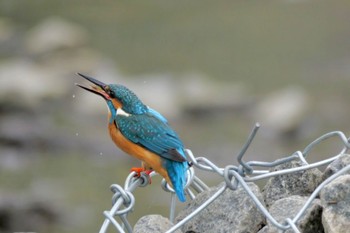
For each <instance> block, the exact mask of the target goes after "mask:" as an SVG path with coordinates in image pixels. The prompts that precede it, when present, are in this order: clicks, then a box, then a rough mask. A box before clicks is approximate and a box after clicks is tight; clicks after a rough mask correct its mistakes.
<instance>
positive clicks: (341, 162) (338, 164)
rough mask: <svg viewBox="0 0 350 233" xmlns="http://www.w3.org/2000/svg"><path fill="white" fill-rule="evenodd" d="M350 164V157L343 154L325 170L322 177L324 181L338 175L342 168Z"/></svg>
mask: <svg viewBox="0 0 350 233" xmlns="http://www.w3.org/2000/svg"><path fill="white" fill-rule="evenodd" d="M349 164H350V155H348V154H343V155H341V156H340V157H339V158H337V159H336V160H334V161H333V162H332V163H330V164H329V165H328V166H327V168H326V169H325V170H324V172H323V175H322V180H326V179H327V178H328V177H330V176H332V175H333V174H335V173H337V172H338V171H339V170H341V169H342V168H344V167H346V166H347V165H349Z"/></svg>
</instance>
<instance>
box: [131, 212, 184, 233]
mask: <svg viewBox="0 0 350 233" xmlns="http://www.w3.org/2000/svg"><path fill="white" fill-rule="evenodd" d="M172 226H173V224H172V223H171V222H170V220H169V219H167V218H164V217H163V216H161V215H146V216H143V217H142V218H140V219H139V220H138V221H137V223H136V224H135V226H134V233H164V232H166V231H167V230H169V229H170V228H171V227H172ZM180 232H181V231H179V230H177V231H175V233H180Z"/></svg>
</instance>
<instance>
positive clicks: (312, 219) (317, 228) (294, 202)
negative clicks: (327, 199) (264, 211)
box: [260, 196, 323, 233]
mask: <svg viewBox="0 0 350 233" xmlns="http://www.w3.org/2000/svg"><path fill="white" fill-rule="evenodd" d="M307 199H308V197H301V196H290V197H286V198H283V199H280V200H278V201H276V202H274V203H273V204H272V205H271V207H270V208H269V212H270V213H271V215H272V216H273V217H274V218H275V219H276V220H277V222H279V223H281V224H284V221H285V219H286V218H290V219H293V218H294V217H295V216H296V214H297V213H298V212H299V211H300V210H301V208H302V207H303V206H304V204H305V203H306V201H307ZM321 216H322V206H321V201H320V200H319V199H315V200H314V201H313V202H312V204H311V206H310V207H309V208H308V209H307V210H306V212H305V214H304V215H303V216H302V217H301V219H300V220H299V221H298V222H297V224H296V225H297V227H298V229H299V230H300V231H301V232H303V233H318V232H319V233H321V232H323V227H322V221H321V219H322V217H321ZM266 228H267V229H266ZM262 232H264V233H278V228H277V227H275V226H274V225H273V224H272V223H271V222H270V221H267V227H265V229H264V231H261V232H260V233H262ZM293 232H294V231H293V229H288V230H286V231H285V233H293Z"/></svg>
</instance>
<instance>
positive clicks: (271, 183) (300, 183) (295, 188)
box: [263, 161, 322, 206]
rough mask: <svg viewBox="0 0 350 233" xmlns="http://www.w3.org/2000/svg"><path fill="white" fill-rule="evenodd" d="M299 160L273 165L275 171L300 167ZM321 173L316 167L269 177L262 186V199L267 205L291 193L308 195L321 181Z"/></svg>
mask: <svg viewBox="0 0 350 233" xmlns="http://www.w3.org/2000/svg"><path fill="white" fill-rule="evenodd" d="M300 166H301V162H299V161H291V162H289V163H285V164H281V165H278V166H276V167H275V169H274V170H275V171H279V170H283V169H287V168H294V167H300ZM321 176H322V173H321V172H320V170H318V169H317V168H314V169H309V170H305V171H300V172H295V173H292V174H286V175H280V176H275V177H272V178H270V179H269V180H268V181H267V183H266V185H265V187H264V191H263V194H264V199H265V203H266V205H267V206H270V205H272V204H273V202H275V201H277V200H279V199H281V198H284V197H288V196H291V195H300V196H308V195H310V194H311V193H312V192H313V191H314V190H315V189H316V187H317V186H318V185H319V184H320V183H321Z"/></svg>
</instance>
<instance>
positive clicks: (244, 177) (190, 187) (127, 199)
mask: <svg viewBox="0 0 350 233" xmlns="http://www.w3.org/2000/svg"><path fill="white" fill-rule="evenodd" d="M259 127H260V125H259V124H258V123H256V124H255V126H254V128H253V130H252V132H251V133H250V135H249V137H248V139H247V141H246V143H245V145H244V146H243V148H242V150H241V151H240V153H239V154H238V156H237V161H238V163H239V165H238V166H234V165H227V166H226V167H223V168H222V167H218V166H217V165H215V164H214V163H213V162H211V161H210V160H209V159H207V158H205V157H195V156H194V155H193V153H192V151H191V150H189V149H186V154H187V157H188V159H189V161H190V162H191V164H192V165H193V166H191V167H190V169H189V170H188V171H187V172H188V176H187V177H188V178H187V183H186V186H185V192H186V193H187V196H188V197H189V198H190V199H194V198H195V197H196V193H197V194H198V193H201V192H203V191H205V190H209V187H208V186H207V185H206V184H205V183H204V182H203V181H202V180H201V179H199V178H198V177H197V176H196V175H195V169H194V168H196V169H200V170H203V171H207V172H214V173H217V174H218V175H219V176H221V177H222V179H223V180H224V181H225V185H224V186H222V187H221V188H219V189H218V190H217V191H216V192H215V193H214V194H213V195H212V196H211V197H210V198H209V199H207V200H206V201H205V202H204V203H202V204H201V205H200V206H199V207H198V208H197V209H196V210H195V211H193V212H192V213H191V214H189V215H188V216H186V217H185V218H184V219H182V220H181V221H180V222H178V223H176V224H175V225H174V226H173V227H172V228H170V229H169V230H168V231H167V233H171V232H175V231H176V230H178V229H179V228H180V227H182V226H183V225H184V224H185V223H187V222H188V221H190V220H191V219H192V218H193V217H195V216H196V215H198V213H200V212H201V211H202V210H204V209H205V208H206V207H207V206H208V205H210V203H212V202H213V201H214V200H216V199H217V198H218V197H219V196H220V195H221V194H222V193H223V192H224V191H225V190H226V189H231V190H236V189H237V188H238V185H241V186H242V187H243V189H244V190H245V191H246V192H247V194H248V195H249V197H250V198H251V199H252V201H253V202H254V203H255V205H256V206H257V208H258V209H259V210H260V211H261V212H262V214H263V215H264V216H265V217H266V218H267V220H269V221H270V222H271V223H272V224H273V225H274V226H275V227H276V228H278V229H279V230H281V231H285V230H287V229H292V230H293V231H294V232H296V233H297V232H300V231H299V229H298V227H297V222H298V220H300V218H301V216H302V215H303V214H304V213H305V212H306V210H307V209H308V208H309V207H310V205H311V203H312V201H313V200H314V199H315V198H316V196H317V195H318V194H319V192H320V191H321V190H322V188H323V187H324V186H325V185H327V184H328V183H330V182H331V181H333V180H334V179H336V178H337V177H339V176H341V175H342V174H344V173H346V172H348V171H350V165H347V166H346V167H344V168H342V169H341V170H339V171H338V172H336V173H335V174H333V175H332V176H330V177H329V178H327V179H326V180H325V181H323V182H322V183H321V184H319V185H318V187H317V188H316V189H315V190H314V192H313V193H312V194H311V195H310V196H309V198H308V200H307V201H306V203H305V204H304V205H303V207H302V208H301V209H300V210H299V212H298V213H297V214H296V215H295V216H294V218H293V219H291V218H287V219H285V220H284V221H282V223H281V222H278V221H277V220H276V219H275V218H274V217H273V216H272V215H271V214H270V213H269V211H268V210H267V209H266V207H265V206H264V205H263V204H262V203H261V202H260V200H259V199H258V197H257V196H256V195H255V194H254V193H253V191H252V190H251V189H250V188H249V186H248V184H247V182H257V181H259V180H262V179H267V178H270V177H275V176H279V175H284V174H289V173H295V172H300V171H304V170H308V169H312V168H316V167H320V166H323V165H327V164H329V163H331V162H332V161H334V160H335V159H337V158H338V157H340V156H341V155H342V154H346V153H347V151H348V149H349V148H350V143H349V141H350V139H349V138H347V137H346V136H345V134H344V133H343V132H341V131H333V132H329V133H327V134H324V135H322V136H320V137H319V138H317V139H316V140H314V141H313V142H311V143H310V144H309V145H307V146H306V147H305V149H304V150H303V151H296V152H294V153H293V154H291V155H290V156H287V157H283V158H281V159H278V160H276V161H273V162H264V161H248V162H245V161H244V160H243V157H244V155H245V153H246V151H247V149H248V148H249V146H250V145H251V143H252V141H253V139H254V137H255V135H256V133H257V132H258V129H259ZM331 138H338V140H340V142H341V143H342V145H343V148H342V149H341V150H340V152H339V153H337V154H336V155H334V156H332V157H330V158H327V159H324V160H321V161H318V162H315V163H308V162H307V156H308V155H309V153H310V151H311V150H313V149H314V148H315V147H316V146H317V145H319V144H321V143H322V142H324V141H326V140H329V139H331ZM292 160H299V161H301V163H302V166H300V167H294V168H287V169H282V170H278V171H271V170H270V169H269V170H267V169H266V168H272V167H275V166H277V165H280V164H284V163H287V162H290V161H292ZM264 168H265V169H264ZM154 175H156V173H155V172H152V173H150V175H147V174H142V173H141V176H140V177H135V172H132V173H130V174H129V175H128V177H127V178H126V180H125V184H124V187H121V186H120V185H117V184H113V185H112V186H111V190H112V192H113V193H114V195H113V197H112V208H111V209H110V210H109V211H104V216H105V220H104V222H103V224H102V226H101V228H100V233H104V232H106V231H107V229H108V228H109V226H111V225H112V226H114V228H115V229H116V230H117V231H118V232H121V233H123V232H128V233H130V232H132V227H131V225H130V223H129V222H128V220H127V216H128V214H129V213H130V212H131V210H132V209H133V208H134V205H135V198H134V196H133V194H132V192H133V191H134V190H135V189H136V188H137V187H144V186H146V185H148V184H149V181H150V179H151V177H152V176H154ZM161 186H162V188H163V189H164V190H165V191H167V192H170V193H171V195H172V198H171V201H170V207H169V219H170V221H171V222H174V218H175V207H176V196H175V192H174V190H173V189H172V188H171V186H169V185H168V184H167V183H166V181H165V180H164V179H163V180H162V183H161ZM117 219H118V220H117Z"/></svg>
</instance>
